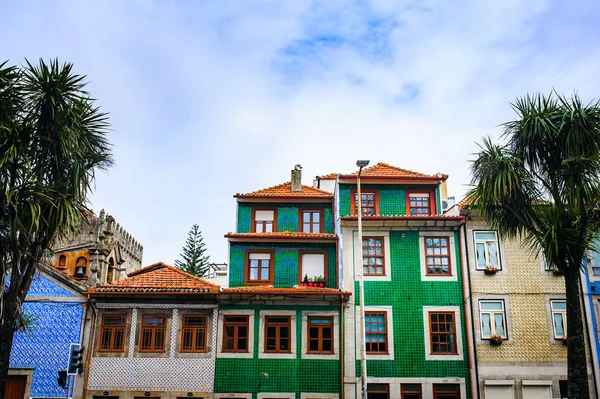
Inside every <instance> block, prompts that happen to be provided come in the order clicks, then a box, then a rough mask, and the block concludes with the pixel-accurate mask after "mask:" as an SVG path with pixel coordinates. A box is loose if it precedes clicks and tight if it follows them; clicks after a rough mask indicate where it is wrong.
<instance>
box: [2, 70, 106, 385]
mask: <svg viewBox="0 0 600 399" xmlns="http://www.w3.org/2000/svg"><path fill="white" fill-rule="evenodd" d="M84 79H85V76H82V75H78V74H75V73H74V72H73V66H72V64H69V63H65V64H62V65H61V64H59V62H58V60H52V61H50V63H49V64H46V63H45V62H44V61H43V60H40V61H39V64H37V65H35V66H34V65H32V64H31V63H29V61H27V60H26V63H25V65H23V66H21V67H16V66H9V65H8V61H6V62H3V63H1V64H0V186H1V187H2V190H3V192H2V194H3V195H2V197H1V198H0V248H1V249H2V250H1V251H0V397H4V391H5V383H6V376H7V374H8V367H9V360H10V351H11V347H12V342H13V338H14V333H15V331H16V330H17V329H18V328H19V327H20V326H21V325H22V323H23V320H25V319H26V316H25V317H24V315H23V307H22V305H23V301H24V300H25V296H26V295H27V291H28V290H29V287H30V285H31V281H32V278H33V276H34V274H35V271H36V268H37V265H38V264H39V262H40V260H41V259H42V256H43V254H44V253H45V251H48V250H49V249H50V246H51V245H52V243H53V242H54V240H55V239H56V237H57V236H58V235H62V234H66V233H68V232H70V231H72V230H73V229H74V227H75V225H76V223H77V221H80V220H82V219H83V218H84V217H85V216H86V215H88V214H89V210H88V208H87V206H86V204H87V196H88V194H89V193H90V191H91V185H92V183H93V181H94V174H95V171H96V170H97V169H104V168H107V167H108V166H110V165H111V164H112V155H111V151H110V144H109V142H108V140H107V138H106V134H107V132H108V117H107V115H106V114H105V113H102V112H100V109H99V108H98V107H97V106H95V105H94V100H93V99H92V98H90V96H89V94H88V92H86V91H85V86H86V83H85V82H84Z"/></svg>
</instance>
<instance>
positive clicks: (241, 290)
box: [221, 286, 352, 295]
mask: <svg viewBox="0 0 600 399" xmlns="http://www.w3.org/2000/svg"><path fill="white" fill-rule="evenodd" d="M221 293H222V294H260V295H304V294H308V295H319V294H320V295H352V293H350V292H345V291H340V290H338V289H336V288H317V287H303V286H298V287H290V288H275V287H269V286H250V287H247V286H244V287H231V288H223V289H222V290H221Z"/></svg>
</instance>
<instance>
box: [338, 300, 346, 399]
mask: <svg viewBox="0 0 600 399" xmlns="http://www.w3.org/2000/svg"><path fill="white" fill-rule="evenodd" d="M345 325H346V324H345V320H344V296H343V295H342V296H341V297H340V328H339V330H340V331H339V336H340V338H339V340H340V399H344V379H345V375H344V373H345V369H344V360H345V359H344V348H345V345H346V340H345V339H344V336H345V327H344V326H345Z"/></svg>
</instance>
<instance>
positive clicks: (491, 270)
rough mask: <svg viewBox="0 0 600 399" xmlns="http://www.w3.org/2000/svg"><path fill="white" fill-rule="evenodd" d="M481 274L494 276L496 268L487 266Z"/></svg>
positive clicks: (496, 271)
mask: <svg viewBox="0 0 600 399" xmlns="http://www.w3.org/2000/svg"><path fill="white" fill-rule="evenodd" d="M483 272H484V273H485V274H487V275H494V274H496V273H498V268H497V267H494V266H492V265H487V266H486V267H485V269H483Z"/></svg>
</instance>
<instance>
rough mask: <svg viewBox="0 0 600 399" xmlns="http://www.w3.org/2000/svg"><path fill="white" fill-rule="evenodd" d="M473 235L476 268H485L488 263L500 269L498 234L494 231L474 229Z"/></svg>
mask: <svg viewBox="0 0 600 399" xmlns="http://www.w3.org/2000/svg"><path fill="white" fill-rule="evenodd" d="M473 235H474V238H475V260H476V268H477V270H485V268H486V266H488V265H490V266H492V267H495V268H497V269H498V270H500V269H501V266H500V253H499V251H498V234H497V233H496V232H495V231H475V232H474V233H473Z"/></svg>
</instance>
